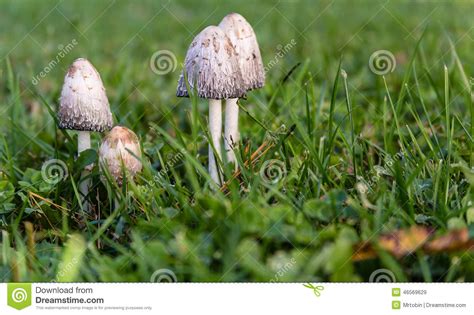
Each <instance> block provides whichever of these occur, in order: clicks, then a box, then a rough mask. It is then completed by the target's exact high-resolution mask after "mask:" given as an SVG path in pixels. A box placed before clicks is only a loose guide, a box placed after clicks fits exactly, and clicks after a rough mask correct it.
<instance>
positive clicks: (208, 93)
mask: <svg viewBox="0 0 474 315" xmlns="http://www.w3.org/2000/svg"><path fill="white" fill-rule="evenodd" d="M184 71H186V75H187V79H188V82H189V86H190V87H191V88H192V89H196V90H197V94H198V96H199V97H201V98H207V99H216V100H220V99H227V98H236V97H241V96H242V95H243V94H245V92H246V91H245V89H244V87H243V80H242V76H241V74H240V69H239V64H238V61H237V55H236V52H235V50H234V47H233V46H232V43H231V41H230V40H229V38H228V37H227V36H226V35H225V33H224V31H223V30H222V29H220V28H219V27H217V26H208V27H206V28H205V29H204V30H203V31H202V32H201V33H199V34H198V35H197V36H196V37H195V38H194V40H193V42H192V43H191V45H190V46H189V48H188V52H187V53H186V59H185V64H184ZM176 96H179V97H182V96H185V97H187V96H189V93H188V91H187V89H186V83H185V80H184V73H181V75H180V77H179V82H178V88H177V91H176Z"/></svg>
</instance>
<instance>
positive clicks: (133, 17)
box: [0, 1, 474, 282]
mask: <svg viewBox="0 0 474 315" xmlns="http://www.w3.org/2000/svg"><path fill="white" fill-rule="evenodd" d="M357 3H359V2H357ZM56 4H57V2H56V1H41V4H39V3H38V2H37V1H21V2H13V1H1V4H0V6H1V8H2V19H0V26H1V27H2V29H3V30H8V31H7V32H5V33H4V34H3V35H2V37H1V38H0V53H1V58H2V60H1V67H0V69H1V70H0V229H1V230H2V234H1V244H0V248H1V249H0V279H1V280H2V281H150V278H151V277H152V275H153V273H154V272H155V271H156V270H160V269H169V270H171V271H172V272H173V273H174V274H175V275H176V277H177V279H178V281H305V282H308V281H311V282H315V281H368V280H369V277H370V275H371V274H372V273H373V272H374V271H375V270H377V269H381V268H386V269H389V270H391V272H393V274H394V275H395V277H396V279H397V280H398V281H473V280H474V256H473V252H472V250H471V251H465V250H461V251H457V252H451V253H446V252H445V253H438V254H433V255H427V254H426V253H423V251H417V252H415V253H413V254H412V255H408V256H406V257H402V258H396V257H394V256H392V255H391V254H390V253H387V252H385V251H383V250H377V255H376V257H375V258H374V259H370V260H366V261H363V262H353V261H352V260H351V255H352V254H353V253H354V245H355V244H357V243H359V242H369V243H374V244H375V245H376V244H377V238H378V236H379V235H381V234H384V233H388V232H392V231H395V230H398V229H404V228H409V227H410V226H413V225H424V226H428V227H431V228H433V229H435V230H436V233H437V234H439V235H443V234H446V233H447V232H448V231H450V230H455V229H459V228H464V227H469V229H470V231H472V227H473V225H472V224H473V223H474V219H473V212H474V210H473V209H474V208H473V205H472V201H473V196H474V194H473V192H474V190H473V187H474V176H473V173H472V167H473V163H474V142H473V138H472V137H473V135H474V132H473V131H474V129H473V128H474V105H473V99H472V91H471V89H472V84H473V83H474V79H473V78H472V76H473V75H472V74H473V71H474V69H473V66H472V65H473V64H474V54H473V53H472V47H473V42H474V31H473V30H472V29H471V27H472V14H471V12H472V9H473V6H474V4H471V3H470V2H466V1H446V2H437V3H427V2H421V3H415V4H412V3H411V2H410V1H387V2H385V1H384V2H376V1H367V2H360V3H359V4H357V5H356V4H354V3H351V2H347V3H345V2H343V1H337V2H335V3H333V2H331V1H321V2H318V3H317V4H314V3H313V1H281V2H278V3H277V2H270V1H258V3H257V2H255V1H231V2H226V4H223V3H222V2H217V1H203V2H202V3H201V4H200V5H196V4H195V2H193V1H178V2H174V1H173V2H172V3H168V2H158V1H140V2H136V3H135V2H133V3H127V2H125V1H115V2H114V1H110V2H107V1H105V2H100V3H99V4H97V3H96V2H93V1H68V2H64V3H63V2H61V3H59V4H58V5H57V7H55V5H56ZM232 11H237V12H239V13H241V14H242V15H244V16H245V17H246V18H247V19H248V20H249V22H250V23H251V24H253V25H254V28H255V31H256V33H257V36H258V38H259V43H260V46H261V52H262V57H263V60H264V64H265V65H269V63H270V61H271V60H276V62H275V64H274V65H273V66H271V67H268V68H269V69H268V72H267V83H266V85H265V87H264V88H263V89H260V90H258V91H252V92H251V93H249V94H248V97H247V99H243V100H241V101H240V106H241V108H242V111H241V119H240V128H241V138H242V139H241V145H240V150H239V155H238V159H239V163H240V164H241V165H243V163H244V162H245V161H246V160H247V159H248V158H249V156H250V154H251V153H252V152H254V151H255V150H257V148H258V147H259V146H260V145H261V144H262V143H264V142H265V141H266V140H268V139H273V140H272V141H273V143H274V145H273V146H272V147H271V149H270V150H268V151H267V152H266V153H265V154H264V155H263V156H262V157H261V158H260V159H259V160H258V162H257V163H256V164H255V165H254V166H253V167H252V168H243V167H242V175H241V185H239V183H238V181H233V182H232V183H231V184H230V185H229V189H228V192H227V193H221V192H220V191H214V190H213V189H212V188H211V187H210V185H209V184H208V182H209V176H208V174H207V171H206V165H207V137H208V131H207V127H206V126H207V117H206V115H207V102H205V101H203V100H197V99H178V98H176V97H175V96H174V94H175V88H176V83H177V79H178V75H179V71H180V68H181V63H182V62H183V60H184V56H185V52H186V49H187V47H188V45H189V43H190V42H191V40H192V38H193V36H194V35H195V34H196V33H197V32H198V31H199V30H200V29H202V28H204V27H205V26H206V25H208V24H217V23H219V21H220V19H221V18H222V17H223V16H224V15H225V14H226V13H229V12H232ZM73 39H75V40H76V41H77V43H78V44H77V45H76V46H74V48H73V49H72V51H71V52H70V53H68V54H67V55H66V56H65V57H64V58H60V61H59V63H58V65H56V66H55V67H53V69H52V71H50V72H49V73H48V74H47V75H46V76H45V77H44V78H42V79H41V80H39V83H38V84H37V85H34V84H32V79H33V78H34V77H35V76H36V75H37V74H39V73H40V72H41V71H42V69H44V67H45V66H46V65H48V63H49V62H50V61H51V60H53V59H54V58H55V56H56V55H57V53H58V48H57V47H58V45H63V46H66V45H67V44H68V43H70V42H71V41H72V40H73ZM292 40H294V42H295V43H296V44H295V45H292V46H291V47H290V48H289V49H288V51H287V52H286V53H280V54H279V51H280V50H283V49H285V48H284V47H285V46H286V45H287V44H288V43H291V42H292ZM163 49H166V50H170V51H171V52H173V53H174V54H175V55H176V57H177V61H178V66H177V69H176V70H175V71H174V72H170V73H168V74H165V75H156V74H155V73H153V72H152V71H151V70H150V67H149V60H150V57H151V56H152V54H153V53H154V52H155V51H157V50H163ZM378 50H388V51H390V52H392V53H393V54H394V55H395V57H396V66H395V68H394V71H393V72H389V73H387V74H386V75H385V76H380V75H377V74H375V73H373V72H372V71H371V70H370V68H369V66H368V63H369V59H370V56H371V55H372V54H373V53H374V52H375V51H378ZM77 57H86V58H88V59H89V60H90V61H91V62H92V63H93V64H94V65H95V66H96V68H97V69H98V70H99V72H100V73H101V75H102V78H103V80H104V83H105V86H106V89H107V94H108V97H109V100H110V104H111V109H112V112H113V114H114V119H115V122H116V123H117V124H120V125H124V126H126V127H128V128H131V129H132V130H134V131H135V132H136V133H137V135H138V136H139V138H140V140H141V145H142V149H143V164H144V169H143V172H142V173H141V174H140V175H139V176H138V178H137V179H136V181H135V183H132V182H130V183H128V189H125V188H124V189H119V188H117V187H115V186H114V185H111V184H110V183H109V184H106V185H104V184H103V183H102V182H101V181H100V175H99V170H98V167H97V156H96V152H95V151H96V150H91V151H89V152H88V153H87V154H84V156H82V157H81V158H80V159H76V156H75V152H76V147H77V146H76V141H77V135H76V134H75V133H74V132H71V131H62V130H59V129H58V128H57V124H56V123H55V119H56V117H55V111H56V109H57V105H58V97H59V93H60V89H61V85H62V81H63V76H64V74H65V72H66V69H67V67H68V65H69V64H70V63H71V62H72V61H73V60H74V59H75V58H77ZM99 142H100V135H99V134H95V135H94V136H93V147H94V148H95V149H97V148H98V144H99ZM51 159H59V160H62V161H63V162H64V163H65V165H66V166H67V172H68V176H67V178H66V179H65V180H63V181H60V182H59V183H57V184H51V183H48V182H46V181H45V180H44V178H43V176H42V175H41V169H42V166H43V165H44V163H45V162H46V161H49V160H51ZM90 161H94V162H96V163H95V165H96V167H95V168H94V170H93V172H92V175H91V177H92V181H93V189H92V190H91V192H90V194H89V196H88V197H89V200H90V203H91V204H92V206H93V212H92V213H91V214H90V215H86V214H84V212H82V211H81V203H80V199H79V194H78V192H77V187H78V183H79V180H80V173H81V169H82V168H83V166H84V165H87V164H89V163H90ZM381 167H383V169H382V168H381ZM265 168H266V169H265ZM265 170H266V171H267V172H265ZM231 175H232V169H231V167H226V168H225V176H226V178H230V176H231ZM273 175H275V176H276V177H275V178H272V177H271V176H273ZM268 176H270V177H271V178H269V177H268ZM115 198H118V200H119V207H118V208H114V199H115Z"/></svg>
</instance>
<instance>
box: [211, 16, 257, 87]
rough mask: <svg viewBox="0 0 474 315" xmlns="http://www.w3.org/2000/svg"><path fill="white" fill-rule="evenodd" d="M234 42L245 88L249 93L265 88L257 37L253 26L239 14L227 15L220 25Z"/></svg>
mask: <svg viewBox="0 0 474 315" xmlns="http://www.w3.org/2000/svg"><path fill="white" fill-rule="evenodd" d="M219 27H220V28H221V29H222V30H223V31H224V32H225V33H226V35H227V37H228V38H229V39H230V41H231V42H232V45H233V47H234V50H235V52H236V53H237V58H238V62H239V67H240V71H241V74H242V78H243V80H244V88H245V89H246V90H247V91H249V90H253V89H257V88H261V87H263V85H264V84H265V71H264V68H263V62H262V56H261V54H260V48H259V46H258V42H257V36H256V35H255V32H254V30H253V28H252V26H251V25H250V24H249V23H248V22H247V20H246V19H245V18H244V17H243V16H242V15H240V14H238V13H230V14H228V15H226V16H225V17H224V18H223V19H222V21H221V22H220V24H219Z"/></svg>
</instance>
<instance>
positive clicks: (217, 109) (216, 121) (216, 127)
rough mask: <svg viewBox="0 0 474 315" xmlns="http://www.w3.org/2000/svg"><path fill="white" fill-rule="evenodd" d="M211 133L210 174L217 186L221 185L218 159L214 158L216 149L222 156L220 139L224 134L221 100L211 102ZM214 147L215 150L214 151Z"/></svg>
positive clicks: (211, 100)
mask: <svg viewBox="0 0 474 315" xmlns="http://www.w3.org/2000/svg"><path fill="white" fill-rule="evenodd" d="M209 132H210V134H211V140H212V144H211V143H209V174H210V175H211V178H212V180H213V181H214V182H215V183H216V184H218V185H219V184H220V174H219V168H218V167H217V159H216V157H215V156H214V149H215V150H216V152H217V155H218V156H219V157H220V156H221V143H220V138H221V134H222V104H221V100H213V99H210V100H209ZM213 146H214V149H213Z"/></svg>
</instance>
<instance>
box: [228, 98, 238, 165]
mask: <svg viewBox="0 0 474 315" xmlns="http://www.w3.org/2000/svg"><path fill="white" fill-rule="evenodd" d="M237 101H238V98H229V99H227V100H226V102H225V127H224V139H225V140H224V143H225V151H226V153H227V161H228V162H229V163H235V160H236V159H235V152H234V148H235V146H236V145H237V143H238V142H239V105H237ZM235 169H237V163H235Z"/></svg>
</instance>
